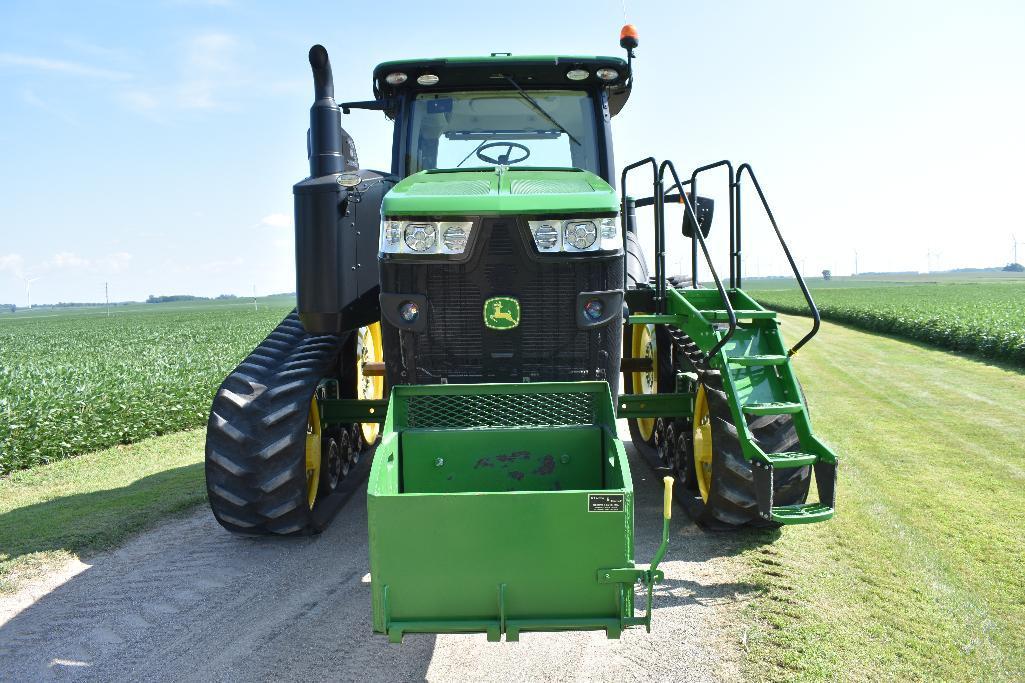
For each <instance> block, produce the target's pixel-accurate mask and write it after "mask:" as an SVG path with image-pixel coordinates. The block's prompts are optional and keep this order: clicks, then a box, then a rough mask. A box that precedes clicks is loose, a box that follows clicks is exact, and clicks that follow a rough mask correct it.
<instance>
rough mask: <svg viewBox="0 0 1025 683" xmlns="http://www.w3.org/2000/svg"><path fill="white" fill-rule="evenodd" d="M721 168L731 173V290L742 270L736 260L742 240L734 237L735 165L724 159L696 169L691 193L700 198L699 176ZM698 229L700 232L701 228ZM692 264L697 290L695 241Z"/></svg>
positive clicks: (693, 285) (692, 243)
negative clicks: (737, 274) (723, 167)
mask: <svg viewBox="0 0 1025 683" xmlns="http://www.w3.org/2000/svg"><path fill="white" fill-rule="evenodd" d="M720 166H725V167H726V168H727V169H728V170H729V172H730V199H729V202H730V288H733V287H737V286H738V285H737V284H736V283H737V277H736V273H737V271H739V270H740V268H739V265H740V264H739V263H737V262H736V261H735V259H736V258H737V257H738V256H739V242H740V240H739V235H737V238H735V237H734V236H735V235H736V222H735V218H734V213H733V204H734V196H735V195H734V188H735V184H734V182H733V180H734V177H733V164H732V163H730V161H729V160H728V159H723V160H722V161H717V162H715V163H714V164H706V165H705V166H700V167H698V168H696V169H694V172H693V173H691V174H690V191H691V192H692V193H693V195H694V196H695V197H697V196H698V175H699V174H701V173H704V172H705V171H711V170H712V169H715V168H719V167H720ZM697 222H698V220H697V214H694V224H695V225H697ZM698 229H699V230H700V227H699V228H698ZM735 245H737V246H736V247H735ZM690 263H691V270H692V271H693V273H694V276H693V278H692V280H691V286H692V287H695V288H696V287H697V286H698V245H697V242H695V241H694V240H691V245H690Z"/></svg>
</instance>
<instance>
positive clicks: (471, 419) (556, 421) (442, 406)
mask: <svg viewBox="0 0 1025 683" xmlns="http://www.w3.org/2000/svg"><path fill="white" fill-rule="evenodd" d="M594 397H595V394H593V393H584V392H573V393H565V394H547V393H546V394H470V395H456V394H453V395H451V396H448V395H444V394H442V395H433V396H430V395H428V396H410V397H409V400H408V402H407V409H406V410H407V414H406V423H407V424H408V425H409V426H410V427H419V428H442V429H461V428H466V427H559V426H565V425H593V424H595V414H594Z"/></svg>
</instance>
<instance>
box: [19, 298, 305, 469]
mask: <svg viewBox="0 0 1025 683" xmlns="http://www.w3.org/2000/svg"><path fill="white" fill-rule="evenodd" d="M293 306H294V299H293V298H292V297H288V296H279V297H270V298H267V299H264V300H262V301H261V302H258V309H257V310H254V306H253V304H252V303H251V302H250V303H246V304H243V303H240V302H230V303H228V302H213V301H211V302H188V303H187V304H140V305H135V306H117V307H114V308H113V309H112V312H111V315H110V316H109V317H108V316H107V314H106V311H104V310H103V309H97V308H89V309H79V310H63V311H62V310H60V309H49V310H45V309H44V311H39V310H32V311H27V312H25V313H16V314H4V315H3V316H0V475H3V474H7V473H9V472H11V471H13V470H16V469H22V468H25V467H31V466H33V465H37V464H42V463H47V462H52V461H55V460H60V459H62V458H66V457H70V456H73V455H78V454H81V453H85V452H88V451H93V450H96V449H100V448H104V447H108V446H113V445H117V444H124V443H131V442H134V441H138V440H140V439H143V438H146V437H149V436H154V435H158V434H165V433H168V432H174V431H178V430H182V429H186V428H189V427H196V426H199V425H202V424H205V422H206V420H207V415H208V412H209V409H210V401H211V398H212V397H213V393H214V391H215V390H216V389H217V387H218V386H219V385H220V383H221V381H222V380H223V379H224V377H225V375H227V373H228V372H229V371H230V370H231V369H232V368H234V367H235V365H236V364H238V362H239V361H240V360H241V359H242V358H243V357H245V355H246V354H247V353H249V351H250V350H251V349H252V348H253V347H254V346H255V345H256V344H257V343H259V341H260V340H261V339H263V337H264V336H266V335H267V333H269V332H270V331H271V330H272V329H273V328H274V326H275V325H276V324H277V323H278V322H280V321H281V319H282V318H283V317H284V316H285V315H287V313H288V311H289V310H291V308H292V307H293Z"/></svg>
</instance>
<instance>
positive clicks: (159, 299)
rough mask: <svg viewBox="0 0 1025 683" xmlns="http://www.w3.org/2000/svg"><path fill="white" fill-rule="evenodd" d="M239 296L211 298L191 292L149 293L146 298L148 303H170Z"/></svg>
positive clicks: (227, 296)
mask: <svg viewBox="0 0 1025 683" xmlns="http://www.w3.org/2000/svg"><path fill="white" fill-rule="evenodd" d="M237 298H238V297H237V296H236V295H234V294H218V295H217V296H215V297H213V298H210V297H208V296H192V295H191V294H171V295H170V296H154V295H153V294H150V295H149V298H148V299H146V303H148V304H169V303H172V302H175V301H224V300H225V299H237Z"/></svg>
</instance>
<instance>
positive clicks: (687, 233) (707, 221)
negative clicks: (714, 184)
mask: <svg viewBox="0 0 1025 683" xmlns="http://www.w3.org/2000/svg"><path fill="white" fill-rule="evenodd" d="M692 199H693V198H692ZM692 203H693V204H694V210H695V211H696V212H697V214H698V220H697V225H698V226H699V227H700V228H701V236H702V237H708V231H709V230H711V229H712V213H713V211H714V210H715V200H714V199H710V198H709V197H700V196H699V197H698V198H697V200H696V201H693V202H692ZM683 236H684V237H690V238H691V239H693V238H694V216H693V214H691V212H690V209H686V213H685V215H684V217H683Z"/></svg>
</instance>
